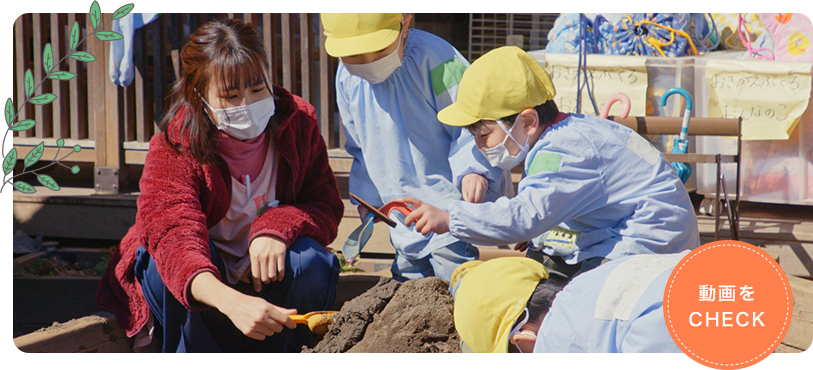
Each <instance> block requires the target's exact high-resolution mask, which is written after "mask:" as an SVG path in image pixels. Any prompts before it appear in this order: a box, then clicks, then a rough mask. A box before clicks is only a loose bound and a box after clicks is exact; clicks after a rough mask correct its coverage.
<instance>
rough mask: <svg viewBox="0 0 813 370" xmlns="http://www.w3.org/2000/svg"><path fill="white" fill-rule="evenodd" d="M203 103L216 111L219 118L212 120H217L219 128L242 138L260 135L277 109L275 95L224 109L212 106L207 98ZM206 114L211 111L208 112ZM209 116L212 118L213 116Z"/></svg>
mask: <svg viewBox="0 0 813 370" xmlns="http://www.w3.org/2000/svg"><path fill="white" fill-rule="evenodd" d="M201 99H203V97H201ZM203 103H204V104H206V106H207V107H209V109H211V110H212V111H213V112H215V115H216V116H217V120H215V119H214V118H212V121H215V126H217V129H218V130H221V131H223V132H225V133H227V134H229V135H231V136H233V137H234V138H237V139H240V140H248V139H253V138H255V137H257V136H260V134H262V133H263V131H265V128H266V127H267V126H268V121H269V120H270V119H271V117H272V116H273V115H274V111H275V110H276V105H275V104H274V97H273V96H269V97H267V98H265V99H262V100H258V101H256V102H254V103H251V104H249V105H241V106H239V107H231V108H223V109H214V108H212V106H211V105H209V103H208V102H207V101H206V99H203ZM206 114H209V113H208V112H207V113H206ZM209 117H210V118H211V116H209Z"/></svg>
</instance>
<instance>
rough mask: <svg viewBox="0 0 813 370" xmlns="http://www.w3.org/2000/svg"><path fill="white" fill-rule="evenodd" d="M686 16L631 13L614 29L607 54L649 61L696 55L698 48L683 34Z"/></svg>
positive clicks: (686, 21) (687, 35)
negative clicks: (646, 57) (635, 57)
mask: <svg viewBox="0 0 813 370" xmlns="http://www.w3.org/2000/svg"><path fill="white" fill-rule="evenodd" d="M688 19H689V18H688V17H687V16H686V15H685V14H673V13H634V14H626V15H624V17H623V18H621V20H620V21H619V22H618V23H617V24H616V25H615V27H614V28H613V34H612V36H611V38H610V43H609V51H610V52H609V54H614V55H639V56H652V57H669V58H674V57H682V56H687V55H698V51H697V48H696V47H695V45H694V42H692V40H691V36H689V34H688V33H686V31H684V30H683V29H684V28H685V27H686V24H687V23H688Z"/></svg>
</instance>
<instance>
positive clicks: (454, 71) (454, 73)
mask: <svg viewBox="0 0 813 370" xmlns="http://www.w3.org/2000/svg"><path fill="white" fill-rule="evenodd" d="M465 71H466V65H465V64H463V62H462V61H460V59H457V57H453V58H452V59H449V60H447V61H446V62H444V63H443V64H441V65H439V66H437V67H435V68H434V69H433V70H432V72H430V75H431V77H432V90H433V92H434V93H435V95H436V96H437V95H440V94H443V92H445V91H446V90H449V88H451V87H452V86H454V85H457V84H458V83H460V79H461V78H463V72H465Z"/></svg>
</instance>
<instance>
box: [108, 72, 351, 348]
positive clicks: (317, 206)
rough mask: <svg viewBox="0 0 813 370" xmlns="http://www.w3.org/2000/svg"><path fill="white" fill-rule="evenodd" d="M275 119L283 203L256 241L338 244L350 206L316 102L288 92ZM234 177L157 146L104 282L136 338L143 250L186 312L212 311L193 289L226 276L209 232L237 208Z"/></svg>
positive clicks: (257, 229)
mask: <svg viewBox="0 0 813 370" xmlns="http://www.w3.org/2000/svg"><path fill="white" fill-rule="evenodd" d="M274 93H275V94H276V95H277V96H279V99H278V100H277V102H276V105H277V110H276V112H275V116H277V117H286V118H284V120H283V123H282V124H281V127H280V129H279V131H278V133H277V134H276V135H275V137H274V147H275V148H277V152H278V153H279V155H280V161H279V165H278V169H277V200H279V202H280V205H279V206H277V207H275V208H269V209H267V210H266V211H265V212H264V213H263V214H262V215H260V216H259V217H257V218H256V219H255V220H254V222H253V223H252V225H251V231H250V234H249V240H253V239H254V237H256V236H259V235H262V234H272V235H277V236H279V237H281V238H282V239H283V240H285V241H286V242H287V243H288V245H290V244H291V243H292V242H293V241H294V240H296V238H298V237H300V236H310V237H312V238H313V239H315V240H316V241H317V242H319V243H320V244H322V245H328V244H330V243H331V242H332V241H333V240H334V239H335V238H336V234H337V232H338V225H339V221H340V220H341V217H342V214H343V213H344V205H343V203H342V200H341V198H340V196H339V189H338V186H337V185H336V179H335V177H334V176H333V171H332V170H331V169H330V166H329V165H328V157H327V148H326V146H325V142H324V140H323V139H322V135H321V133H320V131H319V125H318V123H317V120H316V112H315V110H314V108H313V106H311V105H310V104H308V103H306V102H305V101H304V100H302V99H301V98H300V97H298V96H295V95H292V94H291V93H289V92H288V91H285V90H284V89H283V88H282V87H280V86H274ZM184 112H185V110H183V109H182V110H180V111H179V112H178V114H177V115H176V116H175V118H174V119H173V121H172V123H171V124H170V129H169V134H170V136H171V138H172V141H173V142H178V138H180V126H181V123H182V122H183V119H182V118H183V117H184V114H185V113H184ZM230 179H231V177H230V175H229V170H228V168H227V167H226V166H225V165H203V164H200V163H199V162H197V161H195V159H194V158H193V157H192V156H191V155H188V154H184V153H183V152H182V153H178V152H176V151H175V150H174V149H172V148H171V147H170V146H169V145H168V144H167V143H166V141H165V138H164V135H163V134H157V135H154V136H153V137H152V139H151V140H150V150H149V152H148V153H147V158H146V162H145V163H144V172H143V174H142V176H141V180H140V182H139V187H140V190H141V195H140V196H139V197H138V202H137V204H138V212H137V214H136V222H135V225H133V227H131V228H130V230H129V231H128V232H127V235H125V236H124V238H123V239H122V241H121V244H120V245H119V248H118V251H117V252H116V253H114V254H113V256H112V257H111V259H110V262H109V264H108V266H107V270H106V271H105V273H104V275H103V276H102V280H101V283H100V285H99V291H98V292H97V295H96V304H97V306H98V308H99V309H102V310H106V311H110V312H112V313H113V314H115V315H116V318H117V319H118V320H119V322H120V323H121V325H122V326H123V327H124V329H125V331H126V332H127V335H128V336H133V335H135V334H136V333H138V331H139V330H141V328H142V327H143V326H144V325H145V324H146V322H147V319H148V318H149V306H148V305H147V301H146V300H145V299H144V296H143V294H142V292H141V284H139V282H138V281H137V279H136V277H135V272H134V270H133V267H134V265H135V254H136V249H137V248H138V246H139V245H142V246H144V247H145V248H146V249H147V251H148V252H149V253H150V256H151V257H152V258H153V259H154V260H155V262H156V264H157V267H158V273H160V274H161V276H162V277H163V279H164V283H165V284H166V286H167V289H168V290H169V291H170V292H171V293H172V295H174V296H175V298H177V299H178V301H179V302H181V303H182V304H183V305H184V306H185V307H187V308H188V309H191V310H202V309H205V308H206V306H203V305H201V304H200V303H197V304H196V303H193V302H194V301H191V302H190V298H191V297H189V296H188V292H189V289H188V288H189V285H190V283H191V280H192V278H193V277H194V276H196V275H197V274H198V273H200V272H203V271H211V272H212V273H214V274H215V275H216V276H218V278H219V277H220V272H219V271H217V268H216V267H215V266H214V265H213V264H212V262H211V260H210V257H209V228H211V227H212V226H214V225H216V224H217V223H218V222H219V221H220V220H221V219H222V218H223V217H224V216H225V215H226V212H227V211H228V209H229V205H230V202H231V180H230Z"/></svg>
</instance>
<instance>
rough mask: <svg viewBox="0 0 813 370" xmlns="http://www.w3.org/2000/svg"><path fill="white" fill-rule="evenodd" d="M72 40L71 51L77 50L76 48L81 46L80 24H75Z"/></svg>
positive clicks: (72, 30)
mask: <svg viewBox="0 0 813 370" xmlns="http://www.w3.org/2000/svg"><path fill="white" fill-rule="evenodd" d="M70 40H71V42H70V44H71V50H76V47H78V46H79V22H73V27H72V28H71V38H70Z"/></svg>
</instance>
